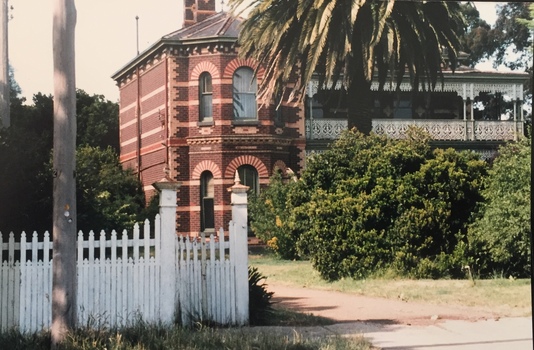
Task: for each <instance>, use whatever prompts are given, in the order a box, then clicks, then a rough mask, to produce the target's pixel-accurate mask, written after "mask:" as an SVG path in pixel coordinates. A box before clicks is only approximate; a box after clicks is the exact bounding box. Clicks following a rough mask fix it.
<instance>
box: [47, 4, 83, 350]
mask: <svg viewBox="0 0 534 350" xmlns="http://www.w3.org/2000/svg"><path fill="white" fill-rule="evenodd" d="M53 11H54V12H53V24H52V26H53V31H52V33H53V35H52V43H53V56H54V150H53V158H54V161H53V168H54V169H53V174H54V181H53V182H54V188H53V218H52V221H53V230H52V233H53V238H54V251H53V266H52V268H53V272H52V327H51V335H52V337H51V338H52V339H51V345H52V349H56V348H57V346H58V345H59V344H60V343H62V342H63V341H64V340H65V337H66V334H67V332H68V331H69V330H72V329H73V328H74V327H75V326H76V321H77V315H76V312H77V310H76V308H77V303H76V289H77V276H76V182H75V170H76V153H75V152H76V79H75V62H74V61H75V60H74V58H75V55H74V42H75V40H74V39H75V27H76V7H75V5H74V0H54V10H53Z"/></svg>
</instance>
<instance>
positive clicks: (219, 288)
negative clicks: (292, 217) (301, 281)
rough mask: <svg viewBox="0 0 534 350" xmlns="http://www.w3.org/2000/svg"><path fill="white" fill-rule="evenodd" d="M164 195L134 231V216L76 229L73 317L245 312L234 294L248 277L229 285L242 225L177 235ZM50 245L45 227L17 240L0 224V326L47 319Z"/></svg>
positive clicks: (29, 327) (221, 320) (109, 320)
mask: <svg viewBox="0 0 534 350" xmlns="http://www.w3.org/2000/svg"><path fill="white" fill-rule="evenodd" d="M164 190H167V189H166V188H164ZM162 197H163V195H162ZM166 198H167V201H168V203H170V204H168V205H167V206H166V207H165V208H167V209H168V211H167V212H165V211H162V208H163V206H162V205H161V203H160V213H161V215H159V214H158V215H156V218H155V220H154V225H153V226H152V225H151V224H150V222H149V221H148V220H146V221H145V222H144V223H143V231H142V236H141V228H140V226H139V225H138V224H136V225H135V226H134V228H133V230H132V231H131V232H130V233H128V232H127V231H126V230H124V231H123V232H122V234H121V237H117V236H118V234H117V232H116V231H111V232H110V234H109V235H107V233H106V232H104V231H100V234H99V237H98V238H96V237H95V232H94V231H89V233H88V235H87V236H85V235H84V234H83V232H79V233H78V236H77V277H78V290H77V293H78V294H77V304H78V306H77V307H78V309H77V313H78V324H79V325H81V326H86V325H89V326H91V325H97V326H118V327H120V326H122V325H126V324H128V322H131V321H135V320H136V319H137V317H141V318H142V319H143V320H144V321H147V322H169V315H173V313H174V312H178V314H177V315H179V316H180V320H181V322H182V323H184V324H190V323H191V322H195V321H212V322H216V323H218V324H224V325H233V324H239V325H241V324H243V319H239V316H240V314H239V313H240V312H242V310H244V309H246V310H247V312H248V298H247V299H246V300H245V301H246V303H247V304H246V305H244V304H243V302H244V301H243V300H240V298H239V297H236V295H243V293H247V294H248V285H247V291H239V292H238V291H237V289H236V288H239V285H240V283H241V285H242V282H243V279H245V280H246V279H247V278H248V276H239V271H243V265H244V266H245V267H246V266H247V264H248V262H247V252H246V226H243V225H235V224H234V223H232V222H231V223H230V225H229V233H228V240H226V239H225V232H224V230H223V229H222V228H221V229H220V231H219V232H218V236H215V235H213V234H211V235H210V236H209V237H208V238H206V237H202V238H201V240H198V239H197V238H191V237H178V236H176V234H175V232H174V229H173V228H174V224H175V213H176V206H175V203H176V200H175V199H173V198H172V196H170V197H169V196H167V197H166ZM173 205H174V207H173ZM169 213H174V215H169ZM164 217H165V219H164ZM164 220H166V221H165V223H163V222H164ZM238 228H240V229H241V231H240V232H236V231H237V229H238ZM237 237H239V238H240V239H241V240H242V242H241V243H236V238H237ZM243 242H245V251H244V252H240V253H237V252H236V251H235V247H237V246H239V244H241V247H243ZM169 248H170V249H169ZM52 250H53V242H52V240H51V239H50V234H49V233H48V232H45V233H44V235H43V236H42V241H40V240H39V235H38V233H37V232H34V233H33V234H32V237H31V240H29V241H28V238H27V235H26V233H25V232H22V233H21V235H20V240H19V242H16V240H15V235H14V233H10V234H9V237H8V241H7V242H4V236H3V235H2V233H1V232H0V284H1V285H0V331H2V332H3V331H6V330H8V329H11V328H17V327H18V328H19V329H20V330H21V331H23V332H36V331H40V330H42V329H48V328H49V327H50V325H51V293H52V258H53V255H52V254H51V251H52ZM6 252H7V255H6ZM240 257H241V258H240ZM243 257H244V258H243ZM169 259H170V260H169ZM169 268H170V269H169ZM164 276H165V278H164ZM239 278H240V279H241V282H240V280H239ZM173 289H174V291H172V290H173ZM169 291H172V293H169ZM169 311H170V313H169ZM247 320H248V319H247ZM247 320H245V322H247ZM170 321H171V322H172V321H173V318H171V319H170Z"/></svg>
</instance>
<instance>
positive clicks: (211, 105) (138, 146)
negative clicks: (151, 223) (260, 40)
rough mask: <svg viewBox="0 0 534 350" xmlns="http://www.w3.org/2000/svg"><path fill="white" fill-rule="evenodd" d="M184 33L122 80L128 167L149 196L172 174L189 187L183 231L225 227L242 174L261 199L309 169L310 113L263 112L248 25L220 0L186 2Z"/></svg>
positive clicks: (127, 70) (146, 55)
mask: <svg viewBox="0 0 534 350" xmlns="http://www.w3.org/2000/svg"><path fill="white" fill-rule="evenodd" d="M185 4H186V7H185V8H186V10H185V21H184V23H185V25H184V28H182V29H179V30H177V31H175V32H173V33H170V34H168V35H165V36H163V37H162V38H161V39H160V40H159V41H158V42H156V43H155V44H153V45H152V46H150V48H148V49H147V50H145V51H144V52H142V53H140V54H139V55H138V56H137V57H135V58H134V59H133V60H132V61H130V62H129V63H128V64H126V65H125V66H124V67H123V68H121V69H120V70H119V71H117V72H116V73H115V74H114V75H113V77H112V78H113V79H114V80H115V81H116V82H117V85H118V87H119V89H120V150H121V151H120V159H121V162H122V164H123V165H124V166H125V167H130V168H133V169H134V170H135V171H136V172H137V173H138V174H139V177H140V179H141V181H142V183H143V185H144V189H145V193H146V194H147V198H150V197H151V196H152V195H153V193H154V189H153V187H152V184H153V183H154V182H156V181H158V180H160V179H161V178H163V177H164V176H165V174H166V172H167V174H168V176H169V177H170V178H172V179H174V180H176V181H179V182H181V187H180V189H179V193H178V209H177V210H178V219H177V231H178V232H179V233H181V234H190V235H198V233H199V232H202V231H210V230H213V229H216V228H217V229H218V228H219V227H226V226H227V223H228V221H229V220H230V216H231V207H230V193H228V191H227V189H228V188H229V187H231V186H232V185H233V184H234V177H235V172H236V170H238V171H239V174H240V177H241V182H242V183H244V184H246V185H247V186H250V187H251V188H252V190H253V191H257V190H258V189H259V186H260V185H265V184H267V183H268V182H269V177H270V176H271V175H272V174H273V171H275V169H279V170H280V171H282V173H283V174H285V172H286V170H287V168H291V169H292V170H294V171H297V172H298V171H300V169H301V168H302V167H303V162H304V157H305V149H304V148H305V131H304V128H305V127H304V111H303V110H302V109H300V108H299V106H297V105H290V104H287V103H286V104H283V105H282V106H281V108H280V109H279V110H275V107H274V105H270V106H263V107H260V108H259V109H258V107H259V106H258V105H257V102H256V87H257V81H256V80H261V79H262V74H263V72H262V70H261V69H260V70H259V71H258V72H257V76H256V77H254V74H253V72H254V70H255V69H256V68H257V67H256V64H255V62H253V61H251V60H243V59H240V58H238V57H237V51H236V40H237V35H238V26H239V23H240V20H239V19H234V18H232V17H231V16H230V15H229V14H227V13H224V12H218V13H217V12H216V11H215V0H207V1H206V0H186V1H185Z"/></svg>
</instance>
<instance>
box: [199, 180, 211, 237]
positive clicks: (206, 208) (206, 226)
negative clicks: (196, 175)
mask: <svg viewBox="0 0 534 350" xmlns="http://www.w3.org/2000/svg"><path fill="white" fill-rule="evenodd" d="M214 197H215V189H214V186H213V174H212V173H211V172H209V171H204V172H203V173H202V175H200V230H201V231H202V232H204V231H207V230H214V229H215V211H214Z"/></svg>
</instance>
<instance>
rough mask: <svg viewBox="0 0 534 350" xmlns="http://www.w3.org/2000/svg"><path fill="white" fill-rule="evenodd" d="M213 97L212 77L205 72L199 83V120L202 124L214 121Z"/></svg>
mask: <svg viewBox="0 0 534 350" xmlns="http://www.w3.org/2000/svg"><path fill="white" fill-rule="evenodd" d="M212 95H213V89H212V85H211V75H210V74H209V73H208V72H204V73H202V74H201V75H200V78H199V81H198V101H199V114H200V115H199V120H200V121H201V122H203V121H211V120H212V119H213V114H212V113H213V103H212Z"/></svg>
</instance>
